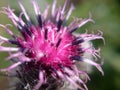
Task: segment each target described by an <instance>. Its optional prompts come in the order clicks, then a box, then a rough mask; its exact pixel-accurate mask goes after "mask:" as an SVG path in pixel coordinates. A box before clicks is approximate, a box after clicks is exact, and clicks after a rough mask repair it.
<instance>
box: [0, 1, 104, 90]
mask: <svg viewBox="0 0 120 90" xmlns="http://www.w3.org/2000/svg"><path fill="white" fill-rule="evenodd" d="M31 1H32V4H33V7H34V10H35V14H36V18H37V21H38V24H37V25H34V24H33V23H32V21H31V19H30V17H29V16H28V14H27V12H26V10H25V8H24V6H23V5H22V3H21V1H20V0H18V3H19V6H20V8H21V11H22V12H21V14H20V16H19V17H18V16H17V15H16V14H15V13H14V10H13V9H11V8H10V6H8V7H5V8H3V10H2V12H3V13H4V14H6V15H7V16H8V17H9V18H10V19H11V21H12V22H13V24H14V25H15V26H16V27H17V29H18V31H19V32H20V35H16V34H14V33H13V32H12V30H10V29H9V28H8V25H2V24H0V26H1V27H3V28H4V29H5V30H6V32H7V33H8V34H9V35H11V37H12V38H11V39H8V38H6V37H3V36H0V51H1V52H8V53H9V57H7V59H8V60H10V61H12V62H13V64H12V65H11V66H10V67H8V68H5V69H0V72H9V73H12V71H15V73H14V74H15V75H14V76H15V77H17V78H18V79H19V81H18V82H16V86H15V90H18V89H19V90H46V89H47V90H56V89H57V88H58V87H64V83H65V82H68V85H72V86H73V87H74V88H75V89H76V90H87V86H86V82H87V80H89V77H88V75H87V72H85V71H83V70H82V69H78V67H77V66H76V63H78V62H85V63H88V64H90V65H93V66H95V67H96V68H97V69H98V70H99V71H100V72H101V73H102V74H103V71H102V68H101V64H98V63H97V61H96V60H97V58H100V55H99V51H100V49H98V50H96V49H95V48H94V47H93V46H92V45H91V46H89V47H84V45H83V43H85V42H89V41H92V40H95V39H103V40H104V38H103V37H102V33H101V32H99V33H98V34H88V33H87V32H86V33H83V34H79V35H76V34H74V32H75V31H76V30H77V29H79V28H80V27H82V26H83V25H85V24H86V23H88V22H94V21H93V19H92V18H91V17H89V18H87V19H74V20H73V21H72V22H71V23H70V24H69V25H68V26H66V22H67V20H68V19H69V17H70V15H71V13H72V11H73V9H74V6H73V4H71V6H70V8H69V10H68V12H67V13H66V11H65V10H66V6H67V1H68V0H66V1H65V3H64V5H63V7H59V8H56V0H54V1H53V5H52V7H51V8H52V10H51V16H50V18H49V19H48V13H49V8H50V7H49V6H47V7H46V9H45V11H44V13H43V14H41V11H40V8H39V6H38V3H37V1H36V0H31ZM22 16H24V17H25V19H26V22H25V21H24V20H23V19H22ZM4 43H7V44H12V45H14V46H13V47H12V46H11V47H7V46H4V45H3V44H4ZM84 53H89V54H90V55H92V56H93V58H94V59H95V60H90V59H89V58H87V57H84ZM65 90H66V89H65ZM69 90H71V89H69Z"/></svg>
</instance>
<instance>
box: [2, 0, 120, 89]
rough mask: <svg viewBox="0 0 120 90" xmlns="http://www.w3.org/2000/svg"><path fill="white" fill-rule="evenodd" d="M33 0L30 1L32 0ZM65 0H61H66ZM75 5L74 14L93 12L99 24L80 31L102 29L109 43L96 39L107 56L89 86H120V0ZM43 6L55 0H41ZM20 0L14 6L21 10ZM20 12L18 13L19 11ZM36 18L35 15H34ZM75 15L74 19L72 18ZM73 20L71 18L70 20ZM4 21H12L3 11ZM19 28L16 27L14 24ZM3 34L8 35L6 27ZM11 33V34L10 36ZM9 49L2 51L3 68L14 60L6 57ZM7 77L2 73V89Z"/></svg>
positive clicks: (79, 0) (81, 0) (80, 1)
mask: <svg viewBox="0 0 120 90" xmlns="http://www.w3.org/2000/svg"><path fill="white" fill-rule="evenodd" d="M22 1H23V3H24V5H25V7H26V9H27V11H29V14H30V15H31V17H34V15H33V14H32V13H34V12H33V10H31V8H32V5H30V1H29V0H22ZM28 1H29V2H28ZM62 1H64V0H59V3H62ZM70 1H71V2H72V3H74V5H75V10H74V11H73V14H72V16H71V17H82V18H87V17H88V16H89V12H91V14H92V17H93V19H94V20H95V22H96V23H95V24H92V23H88V24H87V25H85V26H83V27H82V28H80V29H79V30H78V31H79V32H85V29H87V30H88V31H89V32H92V31H95V32H96V31H97V30H101V31H102V32H103V33H104V38H105V41H106V44H105V45H103V43H102V42H101V41H98V42H95V45H96V46H100V47H101V56H102V57H103V58H104V65H103V70H104V73H105V75H104V76H102V75H101V74H100V73H99V72H98V70H96V68H93V71H92V73H90V77H91V81H89V82H88V84H87V86H88V88H89V90H120V0H70ZM38 2H39V4H40V6H41V7H43V8H44V7H45V2H50V3H52V0H46V1H45V0H38ZM16 3H17V0H11V2H10V4H11V7H13V8H15V10H16V11H17V12H20V9H19V7H18V4H16ZM6 5H7V0H0V8H1V7H3V6H6ZM17 12H16V13H17ZM33 20H34V18H33ZM71 20H72V18H71V19H70V21H71ZM70 21H69V22H70ZM0 23H1V24H9V23H11V21H10V20H9V19H8V18H7V16H5V15H3V14H0ZM11 29H12V30H15V29H16V28H15V27H12V28H11ZM0 35H3V36H7V35H6V34H5V32H4V30H3V29H2V28H0ZM7 37H8V36H7ZM6 56H7V54H6V53H0V68H3V67H6V66H8V65H9V64H10V63H8V61H5V60H4V59H5V57H6ZM5 83H6V78H3V77H2V76H1V77H0V90H4V89H3V88H5V87H6V84H5Z"/></svg>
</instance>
